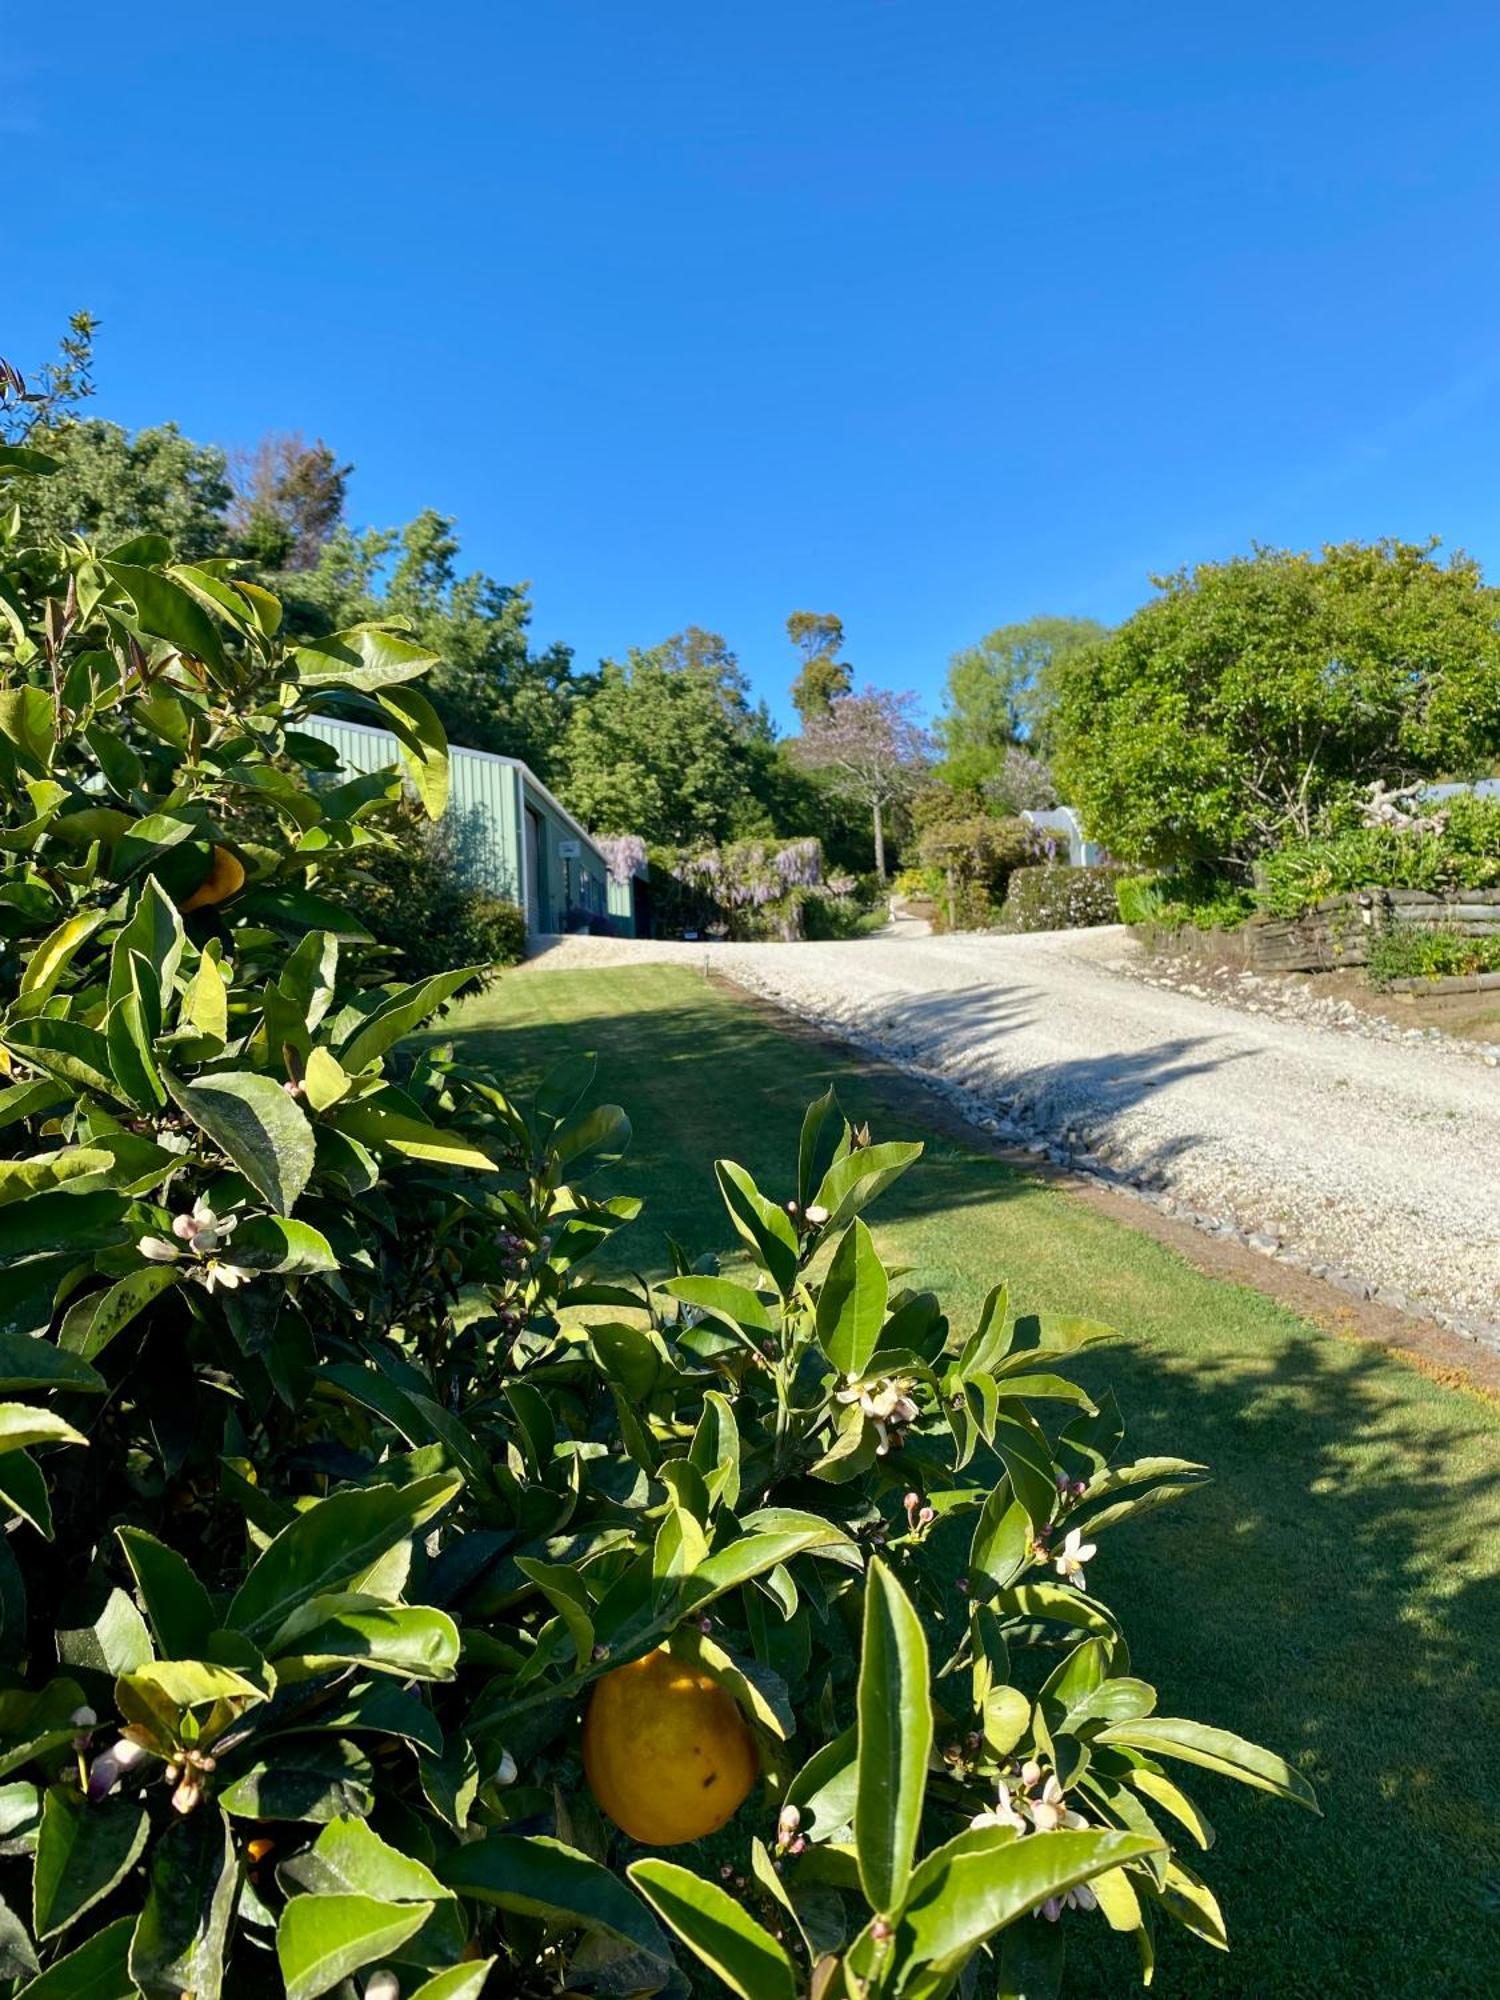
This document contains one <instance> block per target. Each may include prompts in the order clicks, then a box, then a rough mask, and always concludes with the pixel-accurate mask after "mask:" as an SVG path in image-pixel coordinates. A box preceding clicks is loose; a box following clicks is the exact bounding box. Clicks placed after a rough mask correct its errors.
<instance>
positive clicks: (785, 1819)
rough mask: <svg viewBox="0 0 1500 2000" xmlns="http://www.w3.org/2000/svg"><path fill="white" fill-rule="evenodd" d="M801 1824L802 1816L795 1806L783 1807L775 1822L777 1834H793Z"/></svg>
mask: <svg viewBox="0 0 1500 2000" xmlns="http://www.w3.org/2000/svg"><path fill="white" fill-rule="evenodd" d="M801 1824H802V1814H801V1812H800V1811H799V1810H798V1808H797V1807H796V1806H783V1807H782V1808H781V1817H780V1818H779V1819H778V1820H777V1822H776V1831H777V1832H778V1833H795V1832H796V1831H797V1829H798V1827H799V1826H801Z"/></svg>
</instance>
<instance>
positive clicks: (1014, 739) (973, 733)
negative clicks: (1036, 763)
mask: <svg viewBox="0 0 1500 2000" xmlns="http://www.w3.org/2000/svg"><path fill="white" fill-rule="evenodd" d="M1105 636H1106V628H1105V627H1104V626H1103V625H1100V624H1097V623H1096V622H1095V620H1094V619H1092V618H1028V619H1026V620H1025V621H1024V622H1023V623H1022V624H1019V625H1001V626H999V627H997V628H996V630H995V631H993V632H991V633H989V634H987V636H986V637H985V638H983V639H981V640H980V641H979V644H978V645H977V646H967V647H965V648H964V650H963V651H962V652H959V653H955V654H954V655H953V658H952V660H951V661H950V662H949V666H948V687H947V693H946V697H945V701H946V707H945V709H944V712H943V714H942V715H941V716H939V718H938V722H937V728H936V735H937V739H938V742H939V744H940V746H941V748H942V752H943V761H944V772H945V775H946V776H947V777H948V778H949V780H950V781H951V782H952V783H953V784H956V785H959V786H969V787H978V786H980V785H982V784H983V783H984V781H985V779H986V778H991V777H994V776H996V775H997V774H998V773H999V772H1000V771H1001V769H1002V767H1003V764H1004V760H1005V753H1006V751H1007V749H1008V748H1010V747H1011V746H1012V745H1013V744H1017V743H1024V744H1026V746H1027V747H1028V749H1030V750H1031V751H1033V752H1034V754H1035V755H1037V756H1039V757H1043V758H1045V757H1046V756H1047V755H1048V753H1049V751H1050V749H1051V746H1052V714H1053V709H1054V706H1055V704H1056V699H1057V686H1058V680H1059V676H1060V675H1061V673H1062V672H1063V670H1064V669H1065V668H1066V666H1067V664H1068V662H1069V661H1070V660H1072V659H1074V658H1076V657H1077V655H1078V654H1079V653H1081V652H1083V651H1084V650H1085V649H1086V648H1087V647H1089V646H1093V645H1097V644H1098V642H1099V641H1100V640H1101V639H1102V638H1104V637H1105Z"/></svg>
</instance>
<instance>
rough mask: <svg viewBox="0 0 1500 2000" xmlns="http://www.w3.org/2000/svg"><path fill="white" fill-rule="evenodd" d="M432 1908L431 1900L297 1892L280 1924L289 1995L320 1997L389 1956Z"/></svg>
mask: <svg viewBox="0 0 1500 2000" xmlns="http://www.w3.org/2000/svg"><path fill="white" fill-rule="evenodd" d="M431 1914H432V1905H431V1903H386V1902H382V1901H380V1900H379V1899H378V1898H377V1897H374V1896H293V1898H292V1900H291V1901H290V1902H289V1903H288V1904H287V1906H286V1908H285V1909H284V1910H283V1911H282V1913H281V1921H280V1922H279V1923H278V1924H277V1926H276V1957H277V1960H278V1962H279V1963H280V1966H281V1976H282V1979H283V1981H284V1982H285V1985H286V2000H317V1996H318V1995H319V1994H322V1993H327V1992H330V1991H331V1990H332V1988H334V1987H335V1986H337V1985H338V1984H339V1983H340V1981H342V1980H345V1979H348V1978H349V1977H350V1976H351V1975H352V1974H353V1973H356V1972H358V1971H359V1970H360V1968H361V1967H362V1966H366V1965H374V1964H376V1963H377V1962H378V1961H379V1960H380V1959H383V1958H389V1957H390V1956H391V1954H392V1953H393V1952H395V1951H397V1950H399V1949H400V1947H401V1946H402V1945H404V1944H405V1943H406V1941H407V1939H408V1938H410V1937H415V1935H416V1933H417V1932H418V1931H419V1930H420V1929H421V1928H422V1926H423V1924H425V1923H426V1921H427V1919H428V1917H430V1916H431Z"/></svg>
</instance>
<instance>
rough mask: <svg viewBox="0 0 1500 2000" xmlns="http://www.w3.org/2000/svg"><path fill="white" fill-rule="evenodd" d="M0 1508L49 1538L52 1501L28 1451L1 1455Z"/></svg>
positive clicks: (39, 1470)
mask: <svg viewBox="0 0 1500 2000" xmlns="http://www.w3.org/2000/svg"><path fill="white" fill-rule="evenodd" d="M0 1507H3V1508H4V1509H5V1510H6V1511H7V1512H8V1513H11V1514H19V1515H20V1516H21V1518H22V1519H23V1520H25V1521H29V1522H30V1523H31V1525H32V1527H34V1528H35V1529H36V1530H37V1532H38V1533H39V1534H41V1535H43V1536H45V1537H46V1539H47V1540H48V1541H49V1542H50V1541H51V1539H52V1500H51V1496H50V1494H49V1493H48V1491H47V1480H46V1476H45V1474H44V1473H43V1471H42V1468H41V1467H40V1466H39V1465H38V1464H37V1462H36V1460H35V1459H34V1458H32V1457H31V1456H30V1455H29V1453H27V1452H24V1451H12V1452H7V1453H6V1454H5V1455H4V1456H3V1457H0Z"/></svg>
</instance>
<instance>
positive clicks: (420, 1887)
mask: <svg viewBox="0 0 1500 2000" xmlns="http://www.w3.org/2000/svg"><path fill="white" fill-rule="evenodd" d="M281 1873H282V1874H283V1875H284V1876H286V1878H287V1879H288V1880H289V1881H292V1882H295V1883H296V1884H297V1886H298V1887H299V1888H301V1889H306V1890H308V1891H310V1892H311V1893H312V1894H314V1895H317V1896H334V1895H355V1896H373V1897H374V1898H375V1900H376V1901H377V1902H385V1903H422V1902H427V1903H436V1902H440V1901H441V1900H442V1899H443V1897H445V1896H448V1895H451V1894H452V1891H451V1890H449V1889H447V1888H445V1887H444V1885H443V1884H442V1883H441V1882H440V1881H439V1880H438V1878H437V1877H436V1875H434V1874H433V1872H432V1870H431V1869H430V1868H429V1867H427V1865H426V1863H425V1862H422V1861H418V1860H416V1859H414V1857H413V1856H411V1855H409V1854H403V1853H402V1852H401V1850H400V1849H399V1848H397V1847H392V1846H391V1845H390V1843H389V1842H388V1841H385V1840H382V1839H381V1838H380V1835H379V1834H378V1833H375V1832H374V1831H373V1830H372V1829H371V1828H370V1827H368V1826H367V1825H366V1824H365V1822H364V1821H363V1820H362V1819H351V1818H346V1819H336V1820H331V1821H330V1822H329V1824H328V1825H327V1826H325V1827H324V1829H323V1831H322V1832H321V1833H320V1834H319V1835H318V1837H317V1839H316V1840H315V1841H314V1842H313V1845H312V1846H311V1847H310V1848H309V1849H308V1850H307V1851H306V1853H304V1854H299V1855H297V1856H296V1857H295V1858H294V1859H293V1860H291V1861H289V1862H287V1863H285V1864H284V1865H283V1867H282V1870H281Z"/></svg>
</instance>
